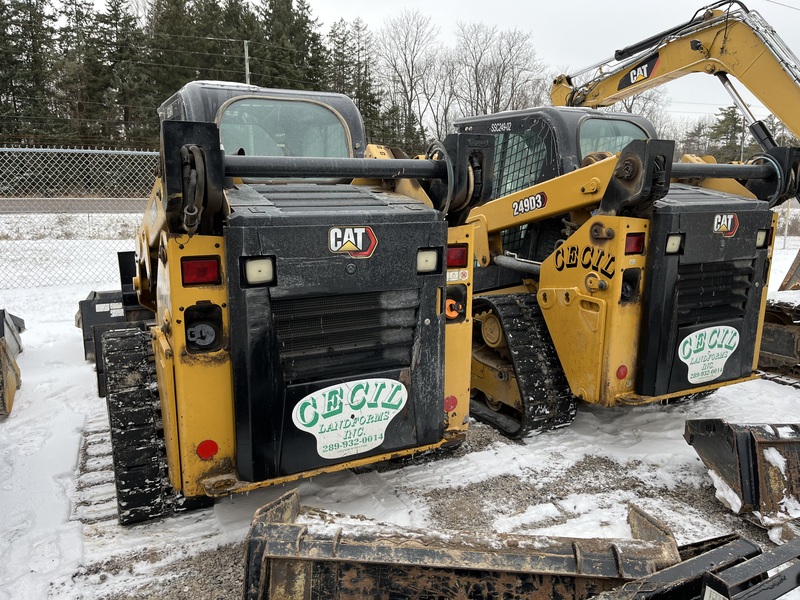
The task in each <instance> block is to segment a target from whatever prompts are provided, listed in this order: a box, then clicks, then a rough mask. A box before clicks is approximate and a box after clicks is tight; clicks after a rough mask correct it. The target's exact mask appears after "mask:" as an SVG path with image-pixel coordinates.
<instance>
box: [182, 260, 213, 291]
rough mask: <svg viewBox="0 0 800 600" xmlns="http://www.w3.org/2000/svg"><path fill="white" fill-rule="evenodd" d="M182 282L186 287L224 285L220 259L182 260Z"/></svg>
mask: <svg viewBox="0 0 800 600" xmlns="http://www.w3.org/2000/svg"><path fill="white" fill-rule="evenodd" d="M181 282H182V283H183V285H184V286H192V285H219V284H220V283H222V271H221V269H220V266H219V257H218V256H210V257H197V258H195V257H191V258H182V259H181Z"/></svg>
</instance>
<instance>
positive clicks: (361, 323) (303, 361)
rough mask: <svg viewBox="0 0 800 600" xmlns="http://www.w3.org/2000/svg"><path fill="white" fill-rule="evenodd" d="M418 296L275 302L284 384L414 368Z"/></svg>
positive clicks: (378, 295) (371, 295)
mask: <svg viewBox="0 0 800 600" xmlns="http://www.w3.org/2000/svg"><path fill="white" fill-rule="evenodd" d="M418 309H419V292H418V291H417V290H402V291H389V292H371V293H365V294H346V295H341V296H317V297H308V298H289V299H276V300H273V312H274V315H275V326H276V330H277V336H278V344H279V348H280V356H281V366H282V367H283V372H284V379H285V380H286V383H302V382H306V381H312V380H322V379H329V378H331V377H338V376H342V375H345V374H348V375H349V374H354V373H364V372H369V371H380V370H385V369H397V368H403V367H407V366H409V365H410V364H411V349H412V346H413V344H414V334H415V326H416V323H417V310H418Z"/></svg>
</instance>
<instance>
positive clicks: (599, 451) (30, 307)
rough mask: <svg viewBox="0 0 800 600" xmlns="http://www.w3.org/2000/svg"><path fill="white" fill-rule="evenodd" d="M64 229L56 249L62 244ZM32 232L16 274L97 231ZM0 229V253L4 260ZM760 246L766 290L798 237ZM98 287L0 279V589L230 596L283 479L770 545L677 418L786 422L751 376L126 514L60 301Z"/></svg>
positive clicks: (493, 526) (325, 494) (498, 519)
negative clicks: (772, 248) (10, 373)
mask: <svg viewBox="0 0 800 600" xmlns="http://www.w3.org/2000/svg"><path fill="white" fill-rule="evenodd" d="M65 242H69V246H68V247H67V246H65V245H64V243H65ZM73 242H76V241H75V240H52V239H45V240H42V241H41V244H42V245H43V246H45V249H43V250H42V252H41V253H40V254H37V255H35V256H33V255H31V258H30V260H29V261H26V262H22V261H19V262H17V261H14V262H12V263H11V264H7V263H6V262H4V263H3V265H2V268H4V269H8V268H11V269H20V270H22V271H24V272H25V273H29V274H31V277H33V275H34V274H35V272H36V271H41V270H47V269H52V268H54V267H53V263H52V262H48V261H52V260H54V259H56V260H57V259H58V258H59V256H60V255H62V254H68V255H69V261H68V262H67V263H65V264H67V265H68V264H72V263H77V262H80V261H85V260H92V257H93V256H94V253H95V252H96V251H97V248H96V247H95V246H94V244H97V243H100V242H103V240H79V243H78V242H76V243H73ZM9 243H15V242H8V241H2V240H0V256H8V255H7V254H6V250H7V248H6V247H5V246H4V245H5V244H9ZM781 245H782V244H781V240H779V241H778V243H777V244H776V246H777V247H778V248H780V249H779V250H778V252H777V258H776V263H775V270H774V271H775V272H774V275H773V281H772V285H771V288H774V287H776V286H777V284H778V283H780V278H781V277H782V275H783V271H785V270H786V269H787V268H788V266H789V264H790V262H791V259H792V258H793V256H794V253H795V252H796V249H797V248H798V247H800V239H796V238H790V240H789V244H788V245H787V248H786V249H785V250H784V249H782V248H781ZM113 286H114V284H113V282H108V283H106V284H85V285H65V286H58V287H51V288H26V289H13V290H11V289H0V308H6V309H8V310H10V311H11V312H12V313H14V314H16V315H18V316H20V317H22V318H24V319H25V321H26V324H27V328H28V329H27V331H26V332H25V333H24V334H23V344H24V346H25V351H24V353H23V354H22V355H21V356H20V358H19V366H20V368H21V370H22V373H23V387H22V389H21V390H20V392H19V393H18V395H17V401H16V404H15V406H14V410H13V412H12V414H11V415H10V416H9V417H8V418H7V419H6V420H5V421H3V422H0V600H11V599H14V600H16V599H19V598H21V599H28V598H30V599H36V598H46V597H52V598H64V599H67V598H83V599H100V598H114V599H122V598H187V599H188V598H192V599H196V598H219V599H222V598H238V597H239V596H240V594H241V579H242V572H243V566H242V552H243V548H242V540H243V539H244V536H245V534H246V532H247V528H248V526H249V522H250V518H251V517H252V514H253V512H254V511H255V509H256V508H257V507H258V506H260V505H262V504H264V503H265V502H267V501H269V500H271V499H273V498H275V497H277V496H278V495H280V494H282V493H283V492H285V491H286V490H287V489H290V488H291V487H297V489H298V490H299V492H300V495H301V498H302V501H303V503H305V504H308V505H311V506H316V507H320V508H328V509H332V510H336V511H340V512H344V513H352V514H362V515H365V516H367V517H371V518H378V519H381V520H384V521H389V522H393V523H396V524H398V525H401V526H416V527H444V528H451V529H459V530H467V531H478V532H480V531H499V532H517V533H535V534H541V535H561V536H563V535H573V536H584V537H589V536H604V537H629V536H630V535H631V532H630V529H629V527H628V525H627V524H626V520H625V514H626V506H627V503H628V502H630V501H633V502H635V503H637V504H639V505H640V506H642V507H643V508H644V509H645V510H647V511H649V512H651V513H652V514H654V515H656V516H658V517H660V518H661V519H663V520H664V521H666V522H667V523H668V524H669V525H670V526H671V527H672V528H673V529H674V531H675V534H676V536H677V538H678V542H679V543H682V542H688V541H695V540H699V539H702V538H705V537H710V536H714V535H719V534H723V533H726V532H730V531H738V532H740V533H742V534H743V535H745V536H747V537H750V538H751V539H753V540H755V541H758V542H759V543H762V544H765V545H768V544H770V543H771V542H770V540H769V536H768V534H769V532H767V531H764V530H761V529H759V528H757V527H755V526H754V525H751V524H750V523H749V522H747V521H745V520H744V519H742V518H740V517H737V516H735V515H733V514H732V513H730V512H729V511H728V510H727V509H725V508H724V507H723V506H722V504H721V503H720V502H719V501H718V500H716V499H715V497H714V496H715V489H714V487H713V485H712V483H711V479H710V477H709V476H708V473H707V471H706V470H705V468H704V467H703V465H702V463H700V461H699V459H698V458H697V456H696V454H695V452H694V450H693V449H692V448H691V447H690V446H688V445H687V444H686V443H685V442H684V440H683V429H684V421H685V420H686V419H687V418H697V417H721V418H725V419H727V420H729V421H734V422H770V421H771V422H800V392H798V391H797V390H794V389H793V388H789V387H784V386H781V385H778V384H775V383H772V382H768V381H754V382H749V383H747V384H742V385H739V386H735V387H728V388H725V389H723V390H721V391H719V392H718V393H717V394H715V395H713V396H711V397H709V398H705V399H702V400H698V401H695V402H687V403H682V404H676V405H669V406H662V405H652V406H644V407H637V408H617V409H598V408H594V407H590V406H581V407H580V410H579V413H578V416H577V418H576V420H575V422H574V424H573V425H572V426H571V427H569V428H567V429H562V430H559V431H555V432H550V433H547V434H543V435H539V436H534V437H531V438H528V439H526V440H524V441H523V442H520V443H516V442H511V441H508V440H506V439H504V438H502V437H500V436H498V435H497V434H496V433H495V432H494V431H492V430H491V429H489V428H487V427H484V426H482V425H478V424H475V425H474V426H473V427H472V428H471V430H470V433H469V436H468V440H467V442H466V443H465V444H464V445H463V446H462V447H461V448H459V449H458V450H457V451H455V452H454V453H450V454H446V453H443V454H440V455H434V456H430V457H424V458H418V459H416V460H412V461H410V462H408V463H406V464H390V465H382V466H379V467H372V468H365V469H361V470H359V471H358V472H350V471H347V472H343V473H337V474H333V475H328V476H323V477H317V478H314V479H312V480H309V481H305V482H302V483H299V484H296V485H295V486H284V487H280V488H275V489H265V490H260V491H258V492H254V493H250V494H249V495H246V496H236V497H231V498H226V499H223V500H220V501H218V502H217V503H216V505H215V506H214V507H213V508H209V509H205V510H201V511H196V512H192V513H187V514H182V515H180V516H178V517H174V518H171V519H166V520H162V521H158V522H153V523H146V524H143V525H138V526H134V527H128V528H122V527H120V526H119V525H118V524H117V522H116V520H115V515H114V510H115V508H114V498H113V494H114V491H113V483H112V479H111V477H112V476H111V471H110V468H111V467H110V464H111V463H110V456H109V454H108V452H109V444H108V437H107V432H106V428H107V425H106V422H105V408H104V404H103V401H102V399H100V398H98V397H97V395H96V387H95V378H94V371H93V368H92V366H91V365H89V364H87V363H85V362H84V360H83V351H82V344H81V335H80V331H79V330H78V329H76V328H75V326H74V315H75V311H76V309H77V303H78V301H79V300H80V299H83V298H85V297H86V295H87V293H88V292H89V291H90V290H91V289H108V288H111V287H113Z"/></svg>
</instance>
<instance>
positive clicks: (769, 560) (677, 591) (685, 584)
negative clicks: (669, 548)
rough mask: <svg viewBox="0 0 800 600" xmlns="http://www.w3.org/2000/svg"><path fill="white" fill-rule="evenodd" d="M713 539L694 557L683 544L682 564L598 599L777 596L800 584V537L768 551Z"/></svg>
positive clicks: (733, 539) (768, 599) (761, 599)
mask: <svg viewBox="0 0 800 600" xmlns="http://www.w3.org/2000/svg"><path fill="white" fill-rule="evenodd" d="M710 542H711V547H706V548H704V549H703V552H702V553H699V554H695V555H694V556H684V549H685V547H682V548H681V556H682V557H683V558H684V561H683V562H681V563H679V564H677V565H674V566H672V567H668V568H666V569H664V570H663V571H659V572H658V573H654V574H653V575H650V576H648V577H644V578H642V579H639V580H637V581H632V582H630V583H626V584H623V585H622V586H621V587H619V588H618V589H616V590H613V591H610V592H604V593H602V594H600V595H599V596H597V600H701V599H702V600H707V599H714V600H722V599H728V600H734V599H736V600H744V599H745V598H747V599H748V600H756V599H757V600H774V599H775V598H780V597H781V596H783V595H784V594H786V593H787V592H789V591H791V590H793V589H796V588H797V586H798V576H799V575H800V563H798V562H797V558H798V556H800V539H795V540H793V541H791V542H789V543H787V544H784V545H783V546H778V547H777V548H772V549H770V550H768V551H766V552H764V553H763V554H762V553H761V549H760V548H759V547H758V546H757V545H756V544H754V543H753V542H751V541H749V540H746V539H744V538H741V537H739V536H735V535H734V536H727V537H726V538H717V539H716V540H710ZM706 545H708V543H706ZM787 564H788V566H786V565H787ZM781 567H785V568H784V570H782V571H780V572H775V573H773V574H772V575H771V576H770V575H769V572H770V571H776V570H777V569H780V568H781Z"/></svg>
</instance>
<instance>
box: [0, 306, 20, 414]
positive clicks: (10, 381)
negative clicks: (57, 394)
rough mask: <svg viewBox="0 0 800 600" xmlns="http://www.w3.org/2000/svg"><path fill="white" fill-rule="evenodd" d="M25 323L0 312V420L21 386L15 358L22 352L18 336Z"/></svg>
mask: <svg viewBox="0 0 800 600" xmlns="http://www.w3.org/2000/svg"><path fill="white" fill-rule="evenodd" d="M23 331H25V322H24V321H23V320H22V319H20V318H19V317H15V316H14V315H12V314H11V313H9V312H7V311H5V310H0V419H2V418H5V417H7V416H8V414H9V413H10V412H11V407H12V406H13V404H14V395H15V394H16V392H17V390H18V389H19V388H20V385H21V384H22V378H21V377H20V372H19V367H18V366H17V356H18V355H19V353H20V352H22V341H21V340H20V337H19V334H20V333H22V332H23Z"/></svg>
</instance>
